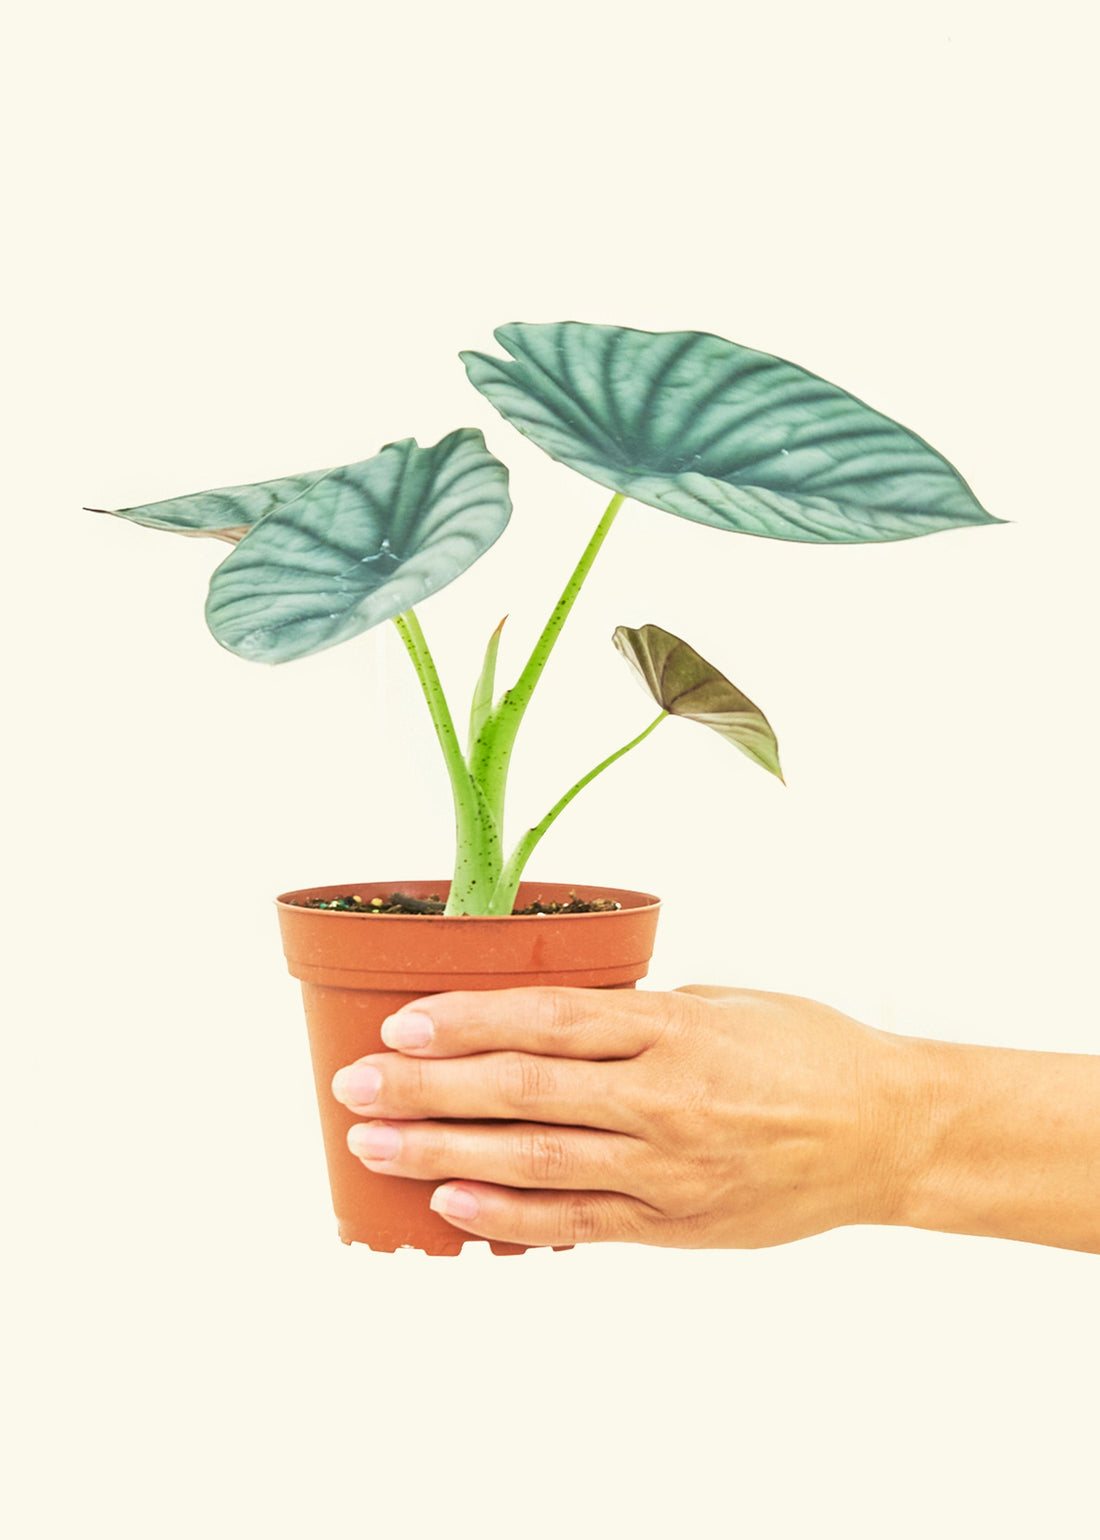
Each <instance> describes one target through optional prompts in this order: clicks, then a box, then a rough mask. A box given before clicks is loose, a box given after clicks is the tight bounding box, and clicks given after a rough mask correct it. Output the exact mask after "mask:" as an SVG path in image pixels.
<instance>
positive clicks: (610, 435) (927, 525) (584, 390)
mask: <svg viewBox="0 0 1100 1540" xmlns="http://www.w3.org/2000/svg"><path fill="white" fill-rule="evenodd" d="M494 335H495V337H496V339H497V341H498V342H499V343H500V345H501V347H503V348H505V349H506V350H507V351H508V352H509V353H510V354H511V355H512V358H511V359H501V358H494V357H491V356H490V355H488V354H485V353H463V354H462V355H461V357H462V360H463V362H464V363H465V365H466V371H467V373H468V375H469V377H470V380H471V382H472V383H473V384H474V385H475V386H476V387H477V389H478V390H480V391H481V393H482V394H483V395H484V396H487V397H488V399H489V400H490V401H491V402H492V403H493V405H494V406H495V407H496V408H497V410H498V411H499V412H500V413H501V414H502V416H504V417H506V418H507V419H508V421H509V422H510V423H512V425H513V426H514V427H516V428H518V429H519V431H520V432H521V433H523V434H526V436H527V437H528V438H530V439H533V440H534V442H535V443H536V444H538V445H539V447H540V448H541V449H544V450H545V451H546V452H547V454H549V455H552V456H553V458H554V459H555V460H560V461H562V463H563V464H565V465H569V466H571V467H572V468H573V469H574V470H577V471H580V472H581V474H582V475H584V476H588V477H590V478H591V479H592V480H593V481H597V482H599V483H600V484H601V485H602V486H605V487H610V488H612V489H613V490H614V491H616V492H621V493H623V494H624V495H625V496H627V497H633V498H636V499H637V500H638V501H639V502H642V503H650V504H652V506H653V507H654V508H663V509H665V510H666V511H667V512H669V513H675V514H678V515H679V516H680V517H681V518H685V519H693V520H695V521H697V522H698V523H700V524H711V525H714V526H715V527H716V528H718V529H726V530H738V531H740V532H741V533H742V534H747V535H769V536H772V537H774V538H775V539H779V540H801V541H814V542H858V541H879V540H907V539H910V538H912V537H913V536H915V535H927V534H932V533H934V532H935V531H937V530H944V529H952V528H955V527H956V526H959V525H965V524H1000V523H1003V522H1004V521H1003V520H1001V519H996V518H994V517H993V516H992V515H991V514H989V513H987V512H986V511H985V509H984V508H983V507H982V506H981V504H980V503H979V502H978V501H977V499H976V498H975V497H974V494H973V493H972V492H971V490H970V488H969V487H968V486H967V484H966V482H965V481H964V480H963V479H962V477H961V476H960V475H959V474H958V472H957V471H956V470H955V469H954V468H953V467H952V466H951V465H949V464H948V462H947V461H946V460H945V459H944V458H943V456H942V455H940V454H937V452H936V451H935V450H934V449H931V448H930V447H929V446H928V445H927V444H926V443H925V442H924V440H923V439H920V438H918V437H917V435H916V434H915V433H910V432H909V430H908V429H906V428H903V427H901V426H899V424H898V423H896V422H893V421H891V419H890V418H888V417H883V416H882V415H881V414H880V413H879V412H876V411H873V410H872V409H871V408H870V407H869V406H865V405H864V404H863V402H862V401H857V400H856V398H855V397H854V396H850V395H849V394H848V392H847V391H844V390H841V389H840V388H839V387H838V386H836V385H830V384H829V383H828V382H827V381H826V380H822V379H819V378H818V377H817V375H814V374H809V373H807V371H806V370H805V369H800V368H798V367H797V365H795V364H789V363H786V362H785V361H784V360H783V359H781V358H773V357H772V356H771V354H769V353H758V352H755V351H754V350H753V349H752V348H745V347H741V346H739V345H738V344H737V343H735V342H726V341H725V340H723V338H721V337H713V336H710V335H709V334H708V333H705V332H642V331H633V330H631V329H629V328H628V327H622V326H591V325H588V324H587V323H584V322H579V321H561V322H555V323H553V324H549V325H527V324H524V323H520V322H517V323H515V324H513V325H511V326H502V327H501V328H500V329H499V330H498V331H497V332H495V333H494Z"/></svg>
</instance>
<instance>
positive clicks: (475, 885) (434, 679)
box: [393, 609, 501, 914]
mask: <svg viewBox="0 0 1100 1540" xmlns="http://www.w3.org/2000/svg"><path fill="white" fill-rule="evenodd" d="M393 623H394V625H395V626H396V627H397V632H398V635H399V636H400V638H401V640H402V641H403V642H404V644H405V648H406V651H407V652H408V654H409V657H410V658H411V659H412V665H413V668H414V669H415V670H416V677H417V678H418V679H419V681H420V688H421V689H422V690H423V692H424V699H425V700H426V701H427V703H428V710H429V711H430V713H431V718H432V726H433V727H434V728H435V735H436V737H437V738H438V740H439V745H440V748H441V749H442V750H443V759H444V762H445V764H446V766H447V773H448V775H449V776H450V780H451V792H452V795H453V798H454V810H455V866H454V879H453V881H452V883H451V891H450V896H449V897H448V899H447V907H446V910H445V911H444V912H445V913H446V914H464V913H475V914H484V913H486V906H487V905H488V902H489V900H490V898H491V896H492V893H493V889H494V887H495V884H496V880H497V877H498V875H499V871H500V861H501V854H500V832H499V829H498V827H497V824H496V820H495V818H494V817H493V815H492V810H491V808H490V807H489V805H488V803H487V801H486V799H485V797H484V796H483V795H482V794H481V792H480V790H479V788H478V787H477V786H476V785H475V784H474V782H473V781H472V779H471V777H470V773H469V771H468V770H467V768H466V761H465V759H464V758H463V756H462V749H461V747H460V746H459V742H458V734H457V733H456V732H455V726H454V721H453V719H452V717H451V710H450V707H449V706H448V704H447V697H446V695H445V694H444V692H443V685H442V683H441V681H440V678H439V673H438V670H437V669H436V666H435V660H434V659H433V657H432V654H431V650H430V648H429V647H428V642H427V638H426V637H425V635H424V632H423V631H422V630H421V628H420V621H419V620H418V619H417V617H416V615H415V613H414V612H413V611H412V610H411V609H410V610H405V611H403V612H402V613H401V614H400V615H395V616H394V617H393Z"/></svg>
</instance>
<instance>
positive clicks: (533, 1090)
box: [497, 1053, 551, 1112]
mask: <svg viewBox="0 0 1100 1540" xmlns="http://www.w3.org/2000/svg"><path fill="white" fill-rule="evenodd" d="M497 1075H498V1084H497V1090H498V1092H499V1094H500V1098H501V1100H502V1102H503V1103H504V1105H505V1106H506V1107H507V1108H509V1109H510V1110H512V1111H516V1112H523V1111H526V1110H528V1109H529V1108H531V1107H533V1106H537V1105H538V1104H539V1103H540V1102H541V1101H542V1100H543V1099H544V1097H546V1096H547V1094H548V1093H549V1091H550V1087H551V1072H550V1068H549V1066H548V1065H547V1063H546V1062H545V1060H543V1059H538V1058H535V1057H534V1056H533V1055H531V1054H527V1053H506V1054H502V1055H501V1056H500V1060H499V1063H498V1069H497Z"/></svg>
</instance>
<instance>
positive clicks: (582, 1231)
mask: <svg viewBox="0 0 1100 1540" xmlns="http://www.w3.org/2000/svg"><path fill="white" fill-rule="evenodd" d="M566 1229H567V1231H568V1234H569V1238H570V1240H571V1241H573V1242H575V1243H576V1244H578V1245H584V1244H585V1243H586V1242H590V1241H599V1240H603V1238H604V1237H605V1236H606V1235H607V1233H608V1229H609V1225H608V1212H607V1204H606V1203H605V1201H604V1200H603V1199H602V1198H600V1197H598V1196H596V1195H594V1194H590V1195H587V1196H585V1197H581V1198H574V1199H572V1201H571V1202H570V1204H569V1209H568V1218H567V1223H566Z"/></svg>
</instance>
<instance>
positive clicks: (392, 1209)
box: [276, 882, 660, 1256]
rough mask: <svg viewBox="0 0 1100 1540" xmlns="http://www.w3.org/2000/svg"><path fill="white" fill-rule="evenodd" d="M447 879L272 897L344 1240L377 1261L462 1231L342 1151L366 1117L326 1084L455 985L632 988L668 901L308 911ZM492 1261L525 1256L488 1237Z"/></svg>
mask: <svg viewBox="0 0 1100 1540" xmlns="http://www.w3.org/2000/svg"><path fill="white" fill-rule="evenodd" d="M449 887H450V883H449V882H373V883H362V882H360V883H341V884H340V885H339V886H336V887H325V888H304V889H301V890H300V891H298V892H295V893H281V894H280V895H279V897H278V899H277V900H276V905H277V908H278V914H279V927H280V930H281V932H282V938H283V950H284V952H285V953H286V958H287V965H288V967H289V968H290V971H291V973H292V974H293V975H294V977H295V978H296V979H299V980H300V981H301V985H302V998H303V1001H304V1004H305V1011H306V1024H307V1026H308V1028H309V1044H310V1053H311V1056H312V1059H313V1075H314V1080H315V1082H316V1086H317V1104H318V1107H319V1108H320V1112H321V1128H322V1132H323V1134H324V1141H325V1155H326V1158H327V1160H328V1170H329V1181H330V1184H331V1187H332V1201H333V1207H334V1208H335V1211H336V1219H337V1224H338V1226H339V1232H340V1239H341V1240H342V1241H344V1242H345V1243H346V1244H348V1245H350V1244H351V1243H352V1241H361V1242H362V1243H363V1244H364V1245H367V1246H370V1247H371V1249H372V1250H374V1251H395V1250H396V1249H397V1248H398V1247H399V1246H413V1247H416V1248H418V1249H419V1250H421V1251H426V1252H428V1254H429V1255H431V1256H457V1255H458V1253H459V1252H460V1251H461V1249H462V1246H463V1243H464V1241H466V1240H469V1239H475V1237H470V1236H464V1235H463V1233H462V1232H461V1231H460V1230H456V1229H455V1228H454V1226H453V1225H450V1224H448V1223H447V1221H446V1220H445V1219H442V1218H440V1216H439V1215H438V1214H436V1213H434V1212H433V1211H432V1210H431V1209H430V1208H429V1207H428V1199H429V1198H430V1196H431V1194H432V1191H433V1190H434V1188H435V1187H436V1186H437V1185H438V1181H436V1180H432V1181H417V1180H414V1179H412V1178H409V1177H398V1176H380V1175H378V1174H377V1173H375V1172H373V1171H368V1170H367V1168H366V1167H365V1166H364V1165H363V1164H362V1163H361V1162H360V1161H359V1160H358V1159H357V1157H356V1156H354V1155H353V1154H352V1153H351V1151H350V1150H349V1149H348V1146H347V1132H348V1129H349V1128H350V1127H351V1126H352V1124H353V1123H357V1122H361V1121H362V1119H361V1118H360V1117H358V1116H357V1115H356V1114H355V1113H352V1112H349V1111H348V1109H347V1108H346V1107H344V1106H342V1105H341V1104H340V1103H339V1102H338V1101H337V1100H336V1098H335V1097H334V1096H333V1094H332V1077H333V1075H334V1074H335V1073H336V1071H337V1070H338V1069H340V1068H341V1067H342V1066H343V1065H345V1064H351V1063H353V1062H354V1060H356V1059H359V1058H362V1056H363V1055H364V1054H368V1053H379V1052H388V1051H389V1050H387V1049H386V1048H385V1045H384V1044H383V1042H382V1038H381V1030H380V1029H381V1026H382V1022H383V1021H384V1020H385V1018H386V1017H387V1016H389V1015H391V1014H392V1013H393V1012H394V1011H396V1010H398V1009H399V1008H400V1007H401V1006H402V1005H406V1004H408V1002H409V1001H410V1000H416V999H419V998H420V997H421V996H423V995H429V994H438V993H440V992H442V991H444V990H452V989H509V988H513V987H518V986H529V985H536V984H566V985H575V986H577V987H580V988H587V989H593V988H595V989H633V987H634V985H635V984H636V983H637V981H638V979H640V978H643V977H644V976H645V974H646V972H647V969H648V966H649V959H650V957H651V956H652V953H653V938H654V935H655V932H656V929H657V912H658V909H659V907H660V900H659V899H656V898H654V897H653V895H652V894H651V893H633V892H628V891H624V890H621V889H617V888H593V887H577V886H574V887H572V888H570V887H569V886H567V885H565V884H563V883H551V882H543V883H533V882H524V883H521V884H520V889H519V895H518V897H517V900H516V907H517V908H524V907H525V906H526V905H527V904H530V903H532V902H533V901H534V900H535V899H537V898H542V899H543V900H544V901H546V902H550V901H552V900H555V899H556V900H558V901H559V902H564V901H565V900H566V899H567V898H568V896H569V894H570V892H571V891H572V892H575V893H576V895H577V897H578V898H582V899H590V898H613V899H615V900H616V901H617V902H618V903H619V904H620V905H621V906H622V907H621V908H619V909H616V910H608V911H603V912H596V913H593V914H570V915H500V916H497V917H493V918H482V917H481V916H472V915H446V916H444V915H428V916H425V915H402V914H394V915H390V914H378V915H372V914H355V913H353V912H351V913H349V912H347V911H344V912H341V911H339V910H334V909H306V908H302V907H300V905H301V901H302V900H303V899H306V898H325V899H330V898H336V897H338V896H339V895H340V894H344V893H359V894H362V895H363V897H364V898H370V897H373V896H374V895H376V894H377V895H381V896H384V895H388V894H389V893H392V892H393V891H394V890H397V891H400V892H402V893H408V894H410V895H411V896H412V897H414V898H427V897H428V896H429V895H430V894H433V893H437V894H439V896H440V897H441V898H445V897H446V894H447V892H448V889H449ZM489 1244H490V1246H491V1247H492V1250H493V1251H494V1252H495V1253H496V1254H497V1255H498V1256H511V1255H515V1254H516V1253H518V1252H521V1251H526V1250H527V1247H526V1246H512V1245H509V1244H507V1243H505V1242H503V1241H490V1243H489Z"/></svg>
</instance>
